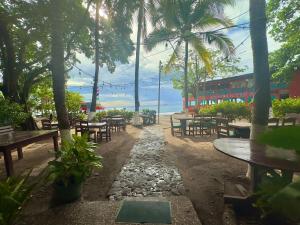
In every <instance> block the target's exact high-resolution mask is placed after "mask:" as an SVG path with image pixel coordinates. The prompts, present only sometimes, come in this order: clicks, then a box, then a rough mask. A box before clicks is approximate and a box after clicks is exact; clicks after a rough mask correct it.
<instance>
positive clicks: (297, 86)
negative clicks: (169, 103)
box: [183, 72, 300, 111]
mask: <svg viewBox="0 0 300 225" xmlns="http://www.w3.org/2000/svg"><path fill="white" fill-rule="evenodd" d="M253 78H254V74H253V73H251V74H244V75H240V76H235V77H228V78H224V79H218V80H212V81H207V82H206V83H205V84H204V83H202V84H201V86H200V91H199V97H198V104H197V105H196V101H195V98H194V97H193V96H191V97H189V108H188V109H189V111H192V110H193V109H194V108H195V107H197V108H200V107H201V106H204V105H212V104H217V103H220V102H223V101H234V102H251V101H252V99H253V96H254V80H253ZM204 85H205V87H204ZM204 90H205V91H204ZM271 97H272V99H285V98H288V97H300V72H297V73H296V74H295V75H294V76H293V78H292V80H291V82H290V83H289V84H287V83H283V82H272V83H271ZM183 106H185V100H184V99H183Z"/></svg>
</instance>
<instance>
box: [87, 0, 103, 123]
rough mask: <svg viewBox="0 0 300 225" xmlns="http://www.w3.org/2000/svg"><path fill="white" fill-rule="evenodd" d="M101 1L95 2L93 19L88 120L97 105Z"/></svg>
mask: <svg viewBox="0 0 300 225" xmlns="http://www.w3.org/2000/svg"><path fill="white" fill-rule="evenodd" d="M101 3H102V0H96V18H95V32H94V36H95V77H94V86H93V94H92V102H91V108H90V117H91V118H90V119H92V118H93V117H94V115H93V114H94V113H95V112H96V103H97V89H98V79H99V69H100V68H99V67H100V46H99V30H100V28H99V26H100V24H99V17H100V15H99V14H100V6H101Z"/></svg>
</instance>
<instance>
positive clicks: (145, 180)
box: [109, 127, 184, 200]
mask: <svg viewBox="0 0 300 225" xmlns="http://www.w3.org/2000/svg"><path fill="white" fill-rule="evenodd" d="M165 145H166V143H165V140H164V135H163V132H162V129H161V128H159V127H147V128H144V129H143V132H142V133H141V137H140V139H139V140H138V141H137V142H136V144H135V145H134V146H133V148H132V150H131V153H130V160H129V161H128V162H127V164H126V165H124V167H123V168H122V170H121V172H120V174H119V175H118V177H117V178H116V179H115V182H114V183H113V185H112V188H111V190H110V191H109V194H110V195H111V196H112V197H111V196H110V197H109V198H110V199H115V200H120V199H123V198H124V197H126V196H137V197H142V196H163V194H164V195H180V194H181V193H184V187H183V183H182V179H181V176H180V174H179V172H178V169H177V168H176V167H174V166H173V164H174V162H172V163H170V162H169V163H168V164H167V163H165V162H164V161H163V160H162V158H163V157H164V154H165ZM113 197H114V198H113Z"/></svg>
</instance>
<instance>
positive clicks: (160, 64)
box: [157, 60, 162, 124]
mask: <svg viewBox="0 0 300 225" xmlns="http://www.w3.org/2000/svg"><path fill="white" fill-rule="evenodd" d="M161 70H162V63H161V61H160V60H159V74H158V105H157V124H159V113H160V80H161Z"/></svg>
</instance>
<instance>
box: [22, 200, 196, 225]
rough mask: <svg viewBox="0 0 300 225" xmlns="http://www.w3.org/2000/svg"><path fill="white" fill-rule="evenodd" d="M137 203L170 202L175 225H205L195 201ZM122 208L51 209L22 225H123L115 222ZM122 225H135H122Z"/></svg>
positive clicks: (102, 204)
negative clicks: (194, 204)
mask: <svg viewBox="0 0 300 225" xmlns="http://www.w3.org/2000/svg"><path fill="white" fill-rule="evenodd" d="M133 199H136V200H139V201H141V200H143V201H147V200H148V201H155V200H157V201H159V200H167V201H170V202H171V211H172V224H174V225H201V222H200V221H199V219H198V217H197V214H196V212H195V210H194V208H193V205H192V203H191V201H190V200H189V199H188V198H187V197H185V196H176V197H166V198H133ZM120 205H121V202H120V201H95V202H76V203H72V204H67V205H64V206H60V207H56V208H53V209H49V210H47V211H45V212H42V213H40V214H36V215H27V216H26V215H24V216H23V217H22V219H23V220H22V221H21V222H20V223H19V224H18V225H41V224H43V225H117V224H120V223H116V222H115V218H116V215H117V213H118V210H119V207H120ZM122 225H132V224H127V223H122ZM149 225H151V224H149ZM153 225H158V224H153Z"/></svg>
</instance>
